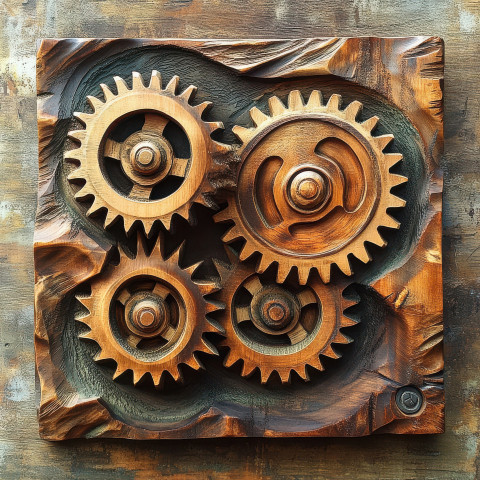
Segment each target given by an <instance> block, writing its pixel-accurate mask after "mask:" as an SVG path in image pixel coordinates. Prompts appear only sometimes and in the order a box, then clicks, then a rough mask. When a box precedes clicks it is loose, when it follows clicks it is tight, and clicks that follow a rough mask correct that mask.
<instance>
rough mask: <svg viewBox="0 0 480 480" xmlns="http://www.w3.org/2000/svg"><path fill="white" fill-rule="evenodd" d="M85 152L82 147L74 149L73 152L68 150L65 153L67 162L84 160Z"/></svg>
mask: <svg viewBox="0 0 480 480" xmlns="http://www.w3.org/2000/svg"><path fill="white" fill-rule="evenodd" d="M83 154H84V150H83V148H82V147H80V148H74V149H73V150H68V151H67V152H65V157H64V158H65V160H82V158H83ZM82 178H83V177H82Z"/></svg>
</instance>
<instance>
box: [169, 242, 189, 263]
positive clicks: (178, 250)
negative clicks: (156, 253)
mask: <svg viewBox="0 0 480 480" xmlns="http://www.w3.org/2000/svg"><path fill="white" fill-rule="evenodd" d="M184 249H185V240H183V242H182V243H181V244H180V245H179V246H178V247H177V248H176V249H175V250H174V251H173V252H172V254H171V255H170V256H169V257H168V258H167V260H168V261H169V262H173V263H175V264H177V265H178V264H179V262H180V255H181V254H183V251H184Z"/></svg>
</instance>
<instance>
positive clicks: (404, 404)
mask: <svg viewBox="0 0 480 480" xmlns="http://www.w3.org/2000/svg"><path fill="white" fill-rule="evenodd" d="M395 401H396V402H397V406H398V408H399V409H400V410H401V411H402V412H403V413H405V414H407V415H414V414H415V413H417V412H419V411H420V409H421V408H422V405H423V395H422V392H421V391H420V390H419V389H418V388H416V387H402V388H400V389H399V390H398V391H397V394H396V396H395Z"/></svg>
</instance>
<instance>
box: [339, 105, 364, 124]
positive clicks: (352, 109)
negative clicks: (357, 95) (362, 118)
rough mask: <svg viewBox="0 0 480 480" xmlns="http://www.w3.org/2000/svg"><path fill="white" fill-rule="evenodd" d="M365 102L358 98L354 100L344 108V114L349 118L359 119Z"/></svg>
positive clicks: (352, 119) (352, 120) (351, 119)
mask: <svg viewBox="0 0 480 480" xmlns="http://www.w3.org/2000/svg"><path fill="white" fill-rule="evenodd" d="M362 108H363V104H362V103H361V102H359V101H358V100H354V101H353V102H352V103H350V104H349V105H348V106H347V108H345V110H344V115H345V118H346V119H347V120H350V121H351V122H354V121H355V120H356V119H357V116H358V114H359V113H360V112H361V111H362Z"/></svg>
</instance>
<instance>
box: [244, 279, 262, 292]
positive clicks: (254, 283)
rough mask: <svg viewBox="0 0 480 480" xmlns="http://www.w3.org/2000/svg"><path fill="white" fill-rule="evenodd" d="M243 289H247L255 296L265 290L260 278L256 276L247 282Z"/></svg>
mask: <svg viewBox="0 0 480 480" xmlns="http://www.w3.org/2000/svg"><path fill="white" fill-rule="evenodd" d="M243 287H244V288H246V289H247V290H248V291H249V292H250V294H251V295H255V294H256V293H257V292H259V291H260V290H261V289H262V288H263V285H262V282H261V281H260V278H258V276H257V275H254V276H253V277H252V278H250V279H249V280H248V281H247V282H245V284H244V285H243Z"/></svg>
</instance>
